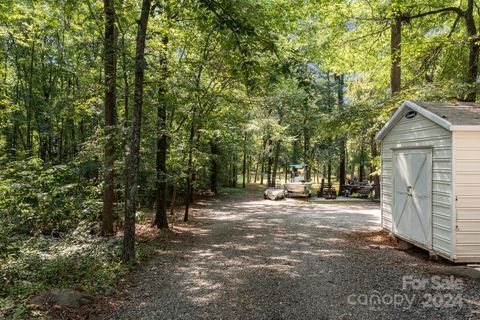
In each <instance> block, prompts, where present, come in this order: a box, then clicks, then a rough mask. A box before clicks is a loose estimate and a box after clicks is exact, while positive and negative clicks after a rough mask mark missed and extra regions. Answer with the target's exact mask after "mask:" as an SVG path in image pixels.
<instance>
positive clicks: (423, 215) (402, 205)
mask: <svg viewBox="0 0 480 320" xmlns="http://www.w3.org/2000/svg"><path fill="white" fill-rule="evenodd" d="M393 196H394V197H393V198H394V199H393V202H394V203H393V207H394V210H393V231H394V233H395V234H397V235H399V236H400V237H403V238H405V239H407V240H412V241H413V242H416V243H417V244H420V245H423V246H424V247H427V248H431V247H432V150H431V149H409V150H395V151H394V195H393Z"/></svg>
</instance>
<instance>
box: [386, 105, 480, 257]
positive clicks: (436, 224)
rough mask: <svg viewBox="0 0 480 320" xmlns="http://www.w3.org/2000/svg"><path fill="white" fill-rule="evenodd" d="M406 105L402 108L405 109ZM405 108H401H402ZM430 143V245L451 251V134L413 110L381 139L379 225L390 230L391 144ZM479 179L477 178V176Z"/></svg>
mask: <svg viewBox="0 0 480 320" xmlns="http://www.w3.org/2000/svg"><path fill="white" fill-rule="evenodd" d="M408 110H409V109H406V111H408ZM406 111H405V112H406ZM421 146H425V147H433V150H432V180H433V181H432V214H433V216H432V246H433V250H434V251H437V252H438V253H441V254H443V255H446V256H449V257H450V256H451V253H452V224H453V223H452V198H451V196H452V161H451V156H452V134H451V132H450V131H448V130H446V129H444V128H443V127H441V126H439V125H437V124H436V123H434V122H433V121H431V120H429V119H427V118H425V117H424V116H422V115H420V114H417V116H416V117H414V118H412V119H407V118H405V117H402V118H401V120H400V121H398V123H397V124H396V125H395V126H394V127H393V128H392V129H391V130H390V132H389V133H388V134H387V135H386V136H385V137H384V139H383V140H382V176H381V184H382V199H381V203H382V225H383V228H384V229H386V230H389V231H391V230H392V196H393V167H392V163H393V161H392V157H393V151H392V148H408V147H421ZM479 182H480V180H479Z"/></svg>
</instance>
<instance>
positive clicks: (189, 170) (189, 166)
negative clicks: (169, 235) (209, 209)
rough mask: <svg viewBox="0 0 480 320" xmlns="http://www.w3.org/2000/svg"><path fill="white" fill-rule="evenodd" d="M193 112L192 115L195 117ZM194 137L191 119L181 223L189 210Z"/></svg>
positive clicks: (185, 218) (193, 120) (186, 217)
mask: <svg viewBox="0 0 480 320" xmlns="http://www.w3.org/2000/svg"><path fill="white" fill-rule="evenodd" d="M195 112H196V111H195V110H194V111H193V114H194V115H195ZM194 137H195V119H192V124H191V126H190V138H189V140H188V163H187V183H186V185H185V188H186V190H187V195H186V197H185V214H184V216H183V221H184V222H187V221H188V211H189V210H190V200H191V196H192V173H193V168H192V162H193V140H194Z"/></svg>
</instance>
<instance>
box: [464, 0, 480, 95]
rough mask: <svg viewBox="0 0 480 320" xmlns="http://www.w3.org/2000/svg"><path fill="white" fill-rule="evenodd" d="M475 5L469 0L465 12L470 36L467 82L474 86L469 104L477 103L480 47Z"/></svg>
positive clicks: (469, 93) (471, 89) (470, 92)
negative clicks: (474, 13)
mask: <svg viewBox="0 0 480 320" xmlns="http://www.w3.org/2000/svg"><path fill="white" fill-rule="evenodd" d="M474 4H475V1H474V0H468V2H467V10H466V11H465V23H466V25H467V32H468V36H469V40H468V41H469V54H468V70H467V71H468V72H467V82H468V83H469V84H470V85H472V88H470V90H469V92H468V94H467V97H466V99H465V100H466V101H469V102H475V101H476V99H477V88H476V83H477V75H478V54H479V51H480V45H479V44H478V41H479V37H478V35H477V27H476V25H475V18H474V16H473V8H474Z"/></svg>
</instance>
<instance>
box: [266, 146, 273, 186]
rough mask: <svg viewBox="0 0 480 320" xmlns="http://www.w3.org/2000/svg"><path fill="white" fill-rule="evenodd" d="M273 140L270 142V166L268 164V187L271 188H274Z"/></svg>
mask: <svg viewBox="0 0 480 320" xmlns="http://www.w3.org/2000/svg"><path fill="white" fill-rule="evenodd" d="M272 152H273V150H272V140H271V139H269V140H268V164H267V187H269V188H271V187H272V163H273V158H272V156H273V155H272Z"/></svg>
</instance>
